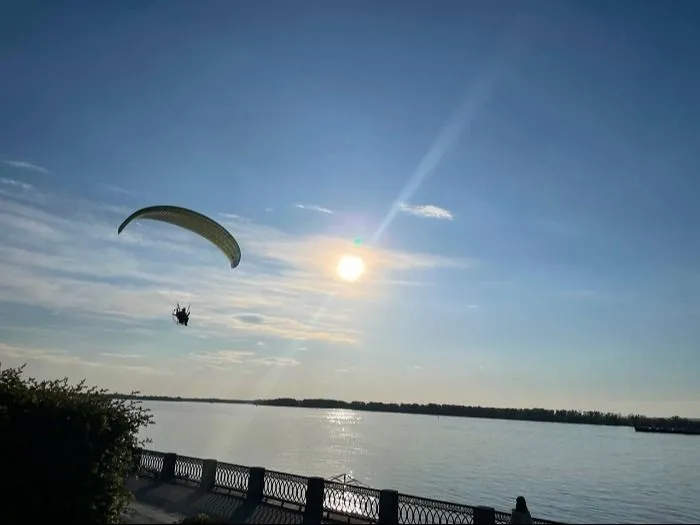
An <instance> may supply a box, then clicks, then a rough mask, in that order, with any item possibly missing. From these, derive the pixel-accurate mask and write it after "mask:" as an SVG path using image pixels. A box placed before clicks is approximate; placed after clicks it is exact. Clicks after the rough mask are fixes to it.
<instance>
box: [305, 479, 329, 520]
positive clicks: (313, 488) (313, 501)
mask: <svg viewBox="0 0 700 525" xmlns="http://www.w3.org/2000/svg"><path fill="white" fill-rule="evenodd" d="M307 483H308V484H307V485H306V505H305V506H304V521H303V522H302V523H321V521H322V520H323V496H324V490H325V481H324V479H323V478H309V479H308V482H307Z"/></svg>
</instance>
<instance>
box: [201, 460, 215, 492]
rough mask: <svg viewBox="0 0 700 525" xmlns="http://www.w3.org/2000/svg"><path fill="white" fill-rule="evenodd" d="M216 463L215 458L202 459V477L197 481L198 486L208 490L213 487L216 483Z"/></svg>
mask: <svg viewBox="0 0 700 525" xmlns="http://www.w3.org/2000/svg"><path fill="white" fill-rule="evenodd" d="M216 465H217V462H216V460H215V459H204V460H202V479H201V480H200V481H199V488H200V489H202V490H206V491H207V492H209V491H210V490H211V489H213V488H214V484H215V483H216Z"/></svg>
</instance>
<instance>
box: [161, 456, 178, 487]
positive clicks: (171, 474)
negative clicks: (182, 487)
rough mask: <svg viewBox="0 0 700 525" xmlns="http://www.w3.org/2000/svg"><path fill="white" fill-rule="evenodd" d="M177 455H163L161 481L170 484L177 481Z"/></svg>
mask: <svg viewBox="0 0 700 525" xmlns="http://www.w3.org/2000/svg"><path fill="white" fill-rule="evenodd" d="M176 459H177V454H173V453H172V452H168V453H166V454H163V468H162V469H161V471H160V480H161V481H165V482H169V481H172V480H174V479H175V460H176Z"/></svg>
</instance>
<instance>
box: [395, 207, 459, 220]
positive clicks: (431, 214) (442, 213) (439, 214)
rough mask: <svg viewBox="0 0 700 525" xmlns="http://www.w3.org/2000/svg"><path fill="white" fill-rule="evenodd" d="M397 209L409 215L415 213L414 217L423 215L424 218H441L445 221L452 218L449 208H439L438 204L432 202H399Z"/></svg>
mask: <svg viewBox="0 0 700 525" xmlns="http://www.w3.org/2000/svg"><path fill="white" fill-rule="evenodd" d="M399 210H400V211H402V212H404V213H408V214H409V215H415V216H416V217H424V218H426V219H441V220H446V221H451V220H453V219H454V215H453V214H452V212H451V211H450V210H447V209H445V208H440V207H439V206H434V205H432V204H420V205H418V204H406V203H401V204H399Z"/></svg>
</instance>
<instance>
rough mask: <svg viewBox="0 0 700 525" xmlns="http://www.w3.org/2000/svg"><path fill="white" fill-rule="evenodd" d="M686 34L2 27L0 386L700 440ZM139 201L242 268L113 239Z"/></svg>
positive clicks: (670, 13)
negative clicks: (184, 316)
mask: <svg viewBox="0 0 700 525" xmlns="http://www.w3.org/2000/svg"><path fill="white" fill-rule="evenodd" d="M699 23H700V5H698V4H697V3H694V2H683V1H677V2H674V3H673V8H671V4H665V3H660V2H651V1H638V2H609V3H603V2H567V1H563V0H557V1H554V0H553V1H551V2H545V1H539V0H538V1H533V2H525V3H523V2H510V1H506V2H495V3H494V2H485V1H473V2H456V1H445V2H439V3H434V2H418V1H411V0H407V1H401V2H398V1H392V0H389V1H386V2H369V1H364V0H359V1H354V2H343V1H337V2H320V1H308V2H307V1H300V2H250V1H244V0H241V1H236V2H230V1H223V0H222V1H219V0H210V1H208V2H188V1H178V0H173V1H168V2H166V1H138V2H136V1H122V2H117V1H111V2H97V3H96V2H88V1H83V2H76V1H72V0H66V1H63V2H34V1H31V0H29V1H25V0H23V1H19V0H17V1H9V2H8V1H6V2H3V4H2V6H0V246H1V248H0V362H1V363H2V366H3V367H8V366H16V365H20V364H22V363H26V365H27V373H28V374H29V375H33V376H36V377H42V378H43V377H46V378H57V377H64V376H66V377H69V378H70V379H71V380H72V381H78V380H79V379H81V378H86V379H87V380H88V383H90V384H97V385H100V386H103V387H105V388H108V389H110V390H115V391H119V392H127V391H132V390H137V391H141V392H143V393H148V394H165V395H182V396H215V397H230V398H246V399H248V398H259V397H277V396H289V397H327V398H338V399H345V400H375V401H397V402H438V403H456V404H471V405H489V406H508V407H533V406H537V407H546V408H574V409H583V410H587V409H599V410H612V411H616V412H617V411H619V412H623V413H629V412H635V413H643V414H649V415H673V414H679V415H682V416H690V417H698V416H700V388H698V382H697V370H698V367H699V366H700V352H698V349H699V348H700V299H699V294H698V292H700V269H699V268H700V266H699V264H700V246H699V245H698V242H697V239H698V237H697V232H698V227H699V226H700V191H699V190H700V179H698V173H699V169H698V168H700V124H699V122H700V101H699V99H698V93H700V73H698V70H697V64H699V63H700V34H698V33H697V30H696V28H697V26H698V24H699ZM154 204H173V205H178V206H185V207H188V208H192V209H195V210H197V211H200V212H202V213H205V214H207V215H208V216H210V217H212V218H214V219H215V220H217V221H219V222H221V224H223V225H224V226H225V227H226V228H228V229H229V231H231V233H232V234H233V235H234V236H235V237H236V238H237V239H238V241H239V243H240V246H241V250H242V260H241V264H240V266H239V267H238V268H236V269H235V270H232V269H231V268H230V267H229V265H228V264H227V261H226V259H225V257H223V255H222V254H221V253H220V252H219V251H217V249H216V248H215V247H213V246H211V245H210V244H209V243H207V241H205V240H203V239H201V238H199V237H197V236H196V235H193V234H191V233H189V232H186V231H183V230H180V229H178V228H176V227H173V226H169V225H166V224H159V223H155V222H152V221H140V222H135V223H133V224H132V225H130V226H129V227H128V228H127V230H126V231H125V232H124V233H122V234H121V235H117V226H118V225H119V224H120V222H121V221H122V220H123V219H124V218H125V217H126V216H127V215H128V214H129V213H131V212H132V211H134V210H136V209H138V208H140V207H143V206H150V205H154ZM344 255H354V256H357V257H360V258H362V259H363V260H364V263H365V266H366V271H365V273H364V274H363V275H362V277H361V278H360V279H359V280H357V281H355V282H345V281H342V280H341V279H339V278H338V276H337V274H336V265H337V263H338V261H339V259H340V258H341V257H343V256H344ZM177 302H180V303H185V304H189V305H191V311H192V318H191V321H190V325H189V326H188V327H187V328H184V327H179V326H176V325H175V324H174V323H173V321H172V319H171V316H170V312H171V310H172V308H173V306H174V305H175V303H177Z"/></svg>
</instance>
